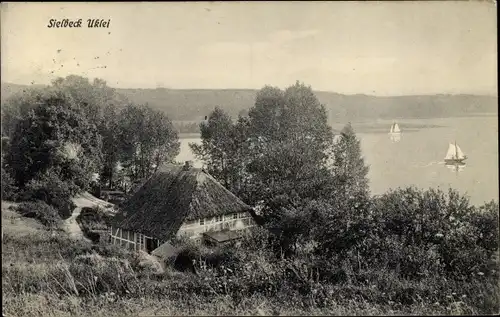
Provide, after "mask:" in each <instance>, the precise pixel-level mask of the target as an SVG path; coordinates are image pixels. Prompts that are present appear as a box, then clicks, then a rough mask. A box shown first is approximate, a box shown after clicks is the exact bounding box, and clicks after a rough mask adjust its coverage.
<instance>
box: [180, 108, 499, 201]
mask: <svg viewBox="0 0 500 317" xmlns="http://www.w3.org/2000/svg"><path fill="white" fill-rule="evenodd" d="M391 123H392V121H384V120H379V121H377V122H370V123H358V124H355V123H353V127H354V129H355V131H356V135H357V136H358V138H359V139H360V140H361V149H362V152H363V155H364V157H365V162H366V164H368V165H369V166H370V172H369V174H368V177H369V179H370V189H371V192H372V194H374V195H377V194H382V193H384V192H386V191H387V190H388V189H390V188H397V187H404V186H409V185H414V186H416V187H419V188H429V187H433V188H438V187H439V188H441V189H445V190H447V189H448V188H450V187H452V188H455V189H457V190H459V191H460V192H461V193H464V194H467V195H468V196H469V197H470V200H471V203H473V204H481V203H483V202H485V201H489V200H491V199H495V200H498V190H499V186H498V119H497V116H478V117H463V118H439V119H425V120H424V119H418V120H415V119H401V120H398V124H399V126H400V128H401V131H402V134H401V140H400V141H399V142H392V141H391V139H390V136H389V135H388V132H389V128H390V126H391ZM333 127H334V128H341V125H333ZM455 140H456V142H457V144H458V145H459V146H460V148H461V149H462V151H463V152H464V153H465V154H466V155H467V156H468V159H467V160H466V165H465V167H464V168H463V169H462V170H460V171H458V172H457V171H455V170H451V169H449V168H447V167H446V166H445V165H444V162H443V159H444V156H445V154H446V151H447V150H448V144H449V143H450V142H455ZM180 141H181V151H180V154H179V156H178V157H177V160H178V161H180V162H183V161H186V160H192V161H193V162H194V165H195V166H201V162H199V161H197V160H196V159H195V158H194V155H193V153H192V152H191V150H190V148H189V145H188V144H189V143H191V142H195V143H201V140H200V139H199V138H181V140H180Z"/></svg>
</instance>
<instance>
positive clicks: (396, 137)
mask: <svg viewBox="0 0 500 317" xmlns="http://www.w3.org/2000/svg"><path fill="white" fill-rule="evenodd" d="M389 135H390V136H391V141H392V142H399V141H401V130H400V129H399V125H398V124H397V123H393V124H392V125H391V129H390V130H389Z"/></svg>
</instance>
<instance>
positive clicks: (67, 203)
mask: <svg viewBox="0 0 500 317" xmlns="http://www.w3.org/2000/svg"><path fill="white" fill-rule="evenodd" d="M76 192H77V187H76V186H75V185H74V184H71V183H68V182H64V181H62V180H61V179H60V178H59V177H58V175H57V173H56V172H55V171H54V170H50V171H48V172H46V173H43V174H41V175H38V176H37V177H36V178H35V179H33V180H31V181H29V182H28V183H27V184H26V187H25V188H24V191H23V193H22V198H23V200H28V201H35V200H42V201H44V202H46V203H47V204H49V205H51V206H53V207H54V208H56V210H57V211H58V212H59V215H60V216H61V218H63V219H66V218H69V217H70V216H71V214H72V212H73V209H74V208H75V207H76V206H75V204H74V203H73V202H72V201H71V197H72V196H73V195H75V194H76Z"/></svg>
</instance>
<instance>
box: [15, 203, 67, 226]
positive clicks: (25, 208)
mask: <svg viewBox="0 0 500 317" xmlns="http://www.w3.org/2000/svg"><path fill="white" fill-rule="evenodd" d="M17 211H18V212H19V214H20V215H21V216H23V217H28V218H34V219H37V220H38V221H40V222H41V223H42V224H43V225H45V226H47V227H49V228H57V227H59V225H60V224H61V217H60V216H59V213H58V212H57V210H55V209H54V208H53V207H52V206H49V205H47V204H46V203H45V202H43V201H40V200H38V201H30V202H24V203H21V204H20V205H19V207H18V209H17Z"/></svg>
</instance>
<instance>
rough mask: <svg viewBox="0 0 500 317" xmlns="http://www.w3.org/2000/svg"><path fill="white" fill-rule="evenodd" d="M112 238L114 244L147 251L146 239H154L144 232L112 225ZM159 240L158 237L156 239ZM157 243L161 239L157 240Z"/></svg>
mask: <svg viewBox="0 0 500 317" xmlns="http://www.w3.org/2000/svg"><path fill="white" fill-rule="evenodd" d="M109 233H110V239H111V243H112V244H116V245H119V246H121V247H125V248H127V249H129V250H135V251H139V250H143V251H146V239H154V238H152V237H149V236H146V235H144V234H142V233H138V232H132V231H128V230H125V229H121V228H115V227H111V228H110V229H109ZM154 240H157V239H154ZM157 245H160V241H159V240H157Z"/></svg>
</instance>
